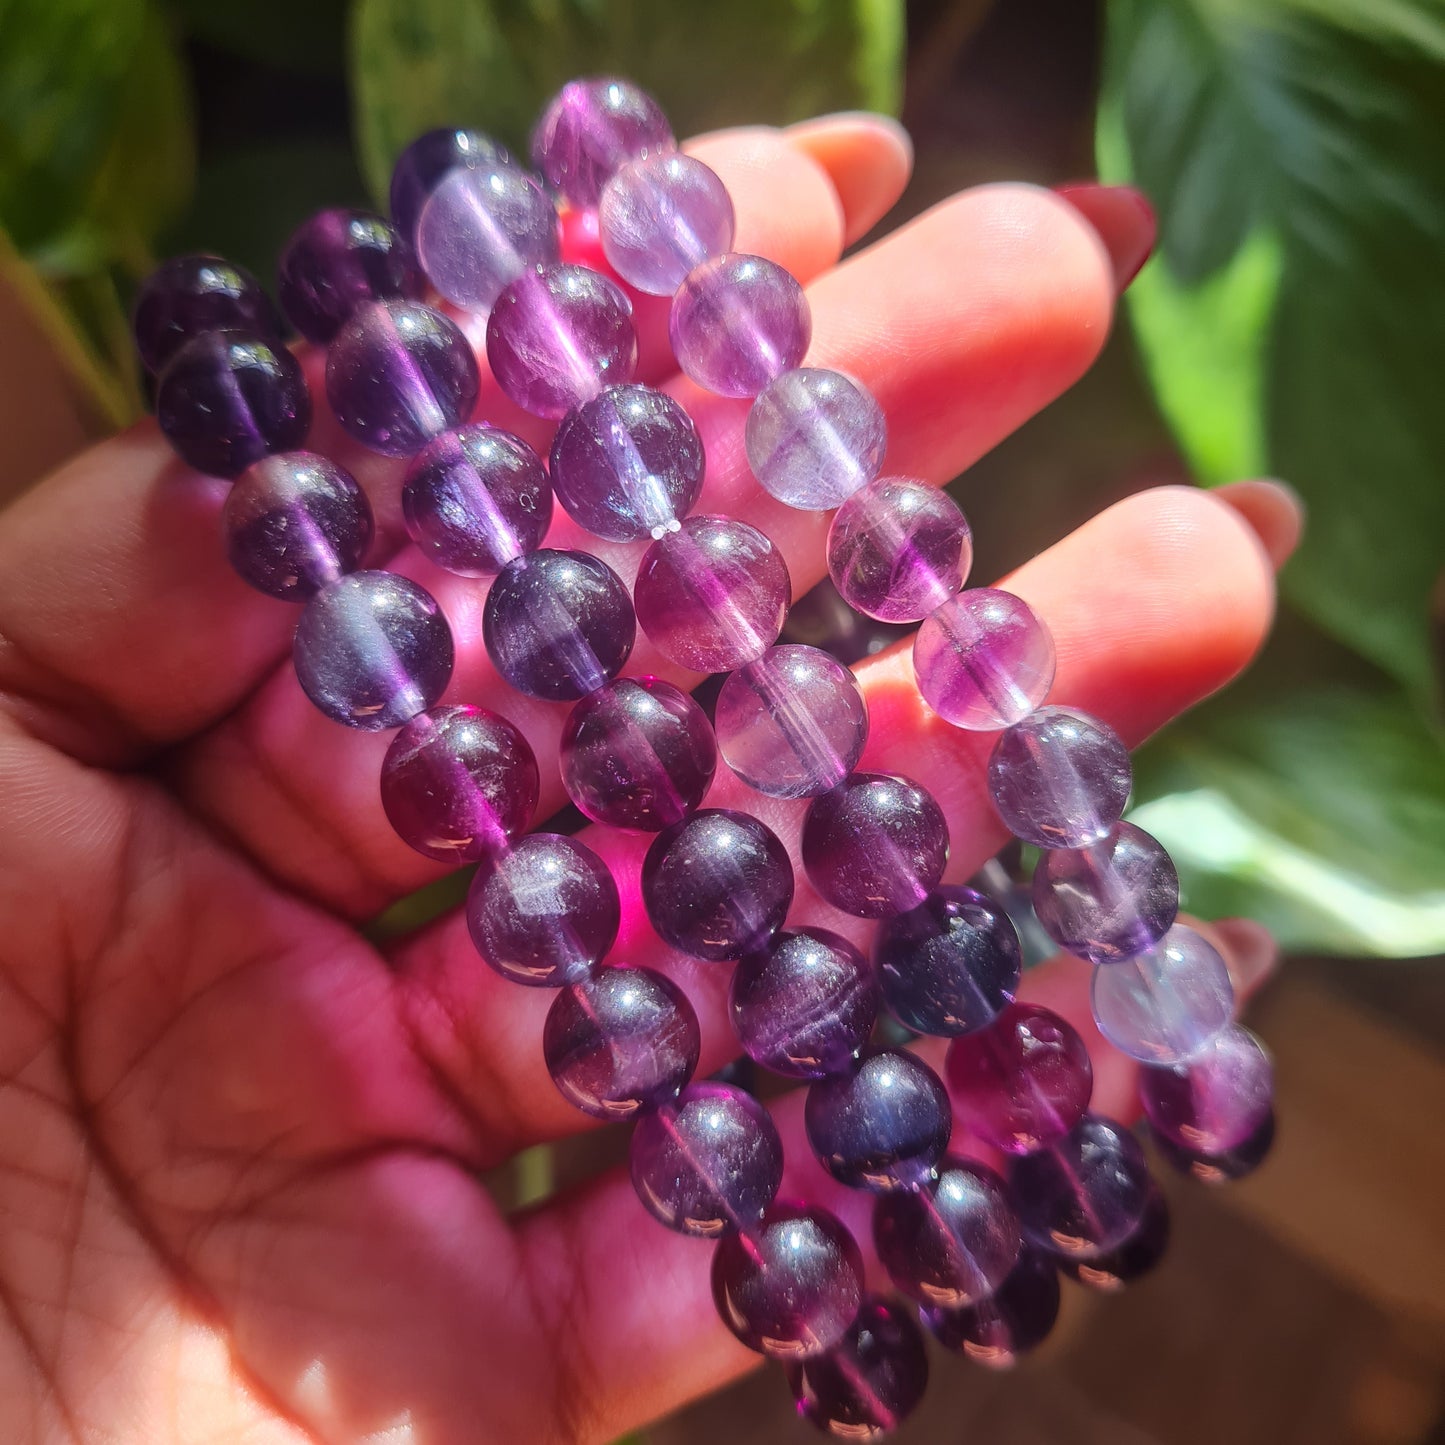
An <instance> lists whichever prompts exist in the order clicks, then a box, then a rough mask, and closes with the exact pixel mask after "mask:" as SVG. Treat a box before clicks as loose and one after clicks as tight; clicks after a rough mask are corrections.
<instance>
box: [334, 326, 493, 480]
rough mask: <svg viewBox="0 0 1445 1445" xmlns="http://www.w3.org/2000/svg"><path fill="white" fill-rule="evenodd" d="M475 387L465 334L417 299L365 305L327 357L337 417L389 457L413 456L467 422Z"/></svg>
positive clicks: (476, 377)
mask: <svg viewBox="0 0 1445 1445" xmlns="http://www.w3.org/2000/svg"><path fill="white" fill-rule="evenodd" d="M480 386H481V381H480V377H479V375H478V372H477V359H476V357H475V356H473V355H472V348H471V345H470V344H469V343H468V341H467V339H466V337H465V336H463V335H462V333H461V332H460V330H458V329H457V326H456V324H455V323H454V322H453V321H451V320H450V319H448V318H447V317H445V316H443V315H442V314H441V312H440V311H434V310H432V308H431V307H430V306H423V305H422V304H421V303H420V302H417V301H377V302H374V303H373V304H371V305H369V306H363V307H362V308H361V309H360V310H359V311H357V312H356V313H355V314H354V315H353V316H352V318H351V320H350V321H348V322H347V323H346V325H345V326H343V327H342V328H341V330H340V331H338V332H337V333H336V337H335V339H334V340H333V341H332V343H331V345H330V347H329V348H328V349H327V352H326V396H327V400H329V401H330V403H331V409H332V411H334V412H335V413H336V418H337V420H338V421H339V422H340V423H341V425H342V426H344V427H345V428H346V430H347V431H348V432H350V433H351V435H352V436H354V437H355V438H356V439H357V441H359V442H360V443H361V444H362V445H363V446H366V447H370V448H371V450H372V451H374V452H381V453H382V454H383V455H384V456H388V457H409V456H412V455H413V454H414V453H416V452H419V451H420V450H421V449H422V448H423V447H424V446H425V445H426V444H427V442H429V441H430V440H431V439H432V438H433V437H434V436H437V435H439V434H440V433H441V432H444V431H446V430H447V429H448V428H449V427H454V426H459V425H460V424H461V423H462V422H464V421H466V420H467V418H468V417H469V416H471V414H472V408H473V407H474V406H476V404H477V393H478V391H479V389H480Z"/></svg>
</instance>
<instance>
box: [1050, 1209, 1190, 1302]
mask: <svg viewBox="0 0 1445 1445" xmlns="http://www.w3.org/2000/svg"><path fill="white" fill-rule="evenodd" d="M1168 1247H1169V1205H1168V1203H1167V1202H1166V1200H1165V1198H1164V1195H1163V1192H1162V1191H1161V1190H1160V1189H1159V1188H1158V1187H1157V1186H1155V1185H1152V1184H1151V1185H1150V1187H1149V1197H1148V1199H1147V1201H1146V1202H1145V1205H1144V1212H1143V1214H1142V1215H1141V1216H1140V1218H1139V1222H1138V1224H1136V1225H1135V1226H1134V1228H1133V1230H1132V1231H1131V1232H1130V1234H1129V1237H1128V1238H1127V1239H1126V1240H1124V1242H1123V1243H1122V1244H1118V1245H1115V1246H1114V1248H1113V1249H1111V1250H1108V1251H1107V1252H1106V1253H1104V1254H1098V1255H1094V1256H1093V1257H1092V1258H1090V1259H1070V1258H1068V1257H1067V1256H1061V1257H1060V1258H1059V1269H1060V1270H1062V1271H1063V1273H1064V1274H1066V1275H1068V1276H1069V1278H1070V1279H1072V1280H1077V1281H1078V1283H1079V1284H1081V1285H1083V1286H1084V1287H1085V1288H1087V1289H1096V1290H1099V1291H1101V1292H1102V1293H1105V1294H1114V1293H1116V1292H1117V1291H1119V1290H1121V1289H1123V1288H1124V1286H1125V1285H1127V1284H1132V1283H1133V1282H1134V1281H1135V1280H1136V1279H1142V1278H1143V1277H1144V1276H1145V1275H1146V1274H1149V1273H1150V1272H1151V1271H1152V1270H1153V1269H1154V1268H1155V1266H1157V1265H1158V1263H1159V1261H1160V1260H1161V1259H1163V1258H1164V1254H1165V1251H1166V1250H1167V1249H1168Z"/></svg>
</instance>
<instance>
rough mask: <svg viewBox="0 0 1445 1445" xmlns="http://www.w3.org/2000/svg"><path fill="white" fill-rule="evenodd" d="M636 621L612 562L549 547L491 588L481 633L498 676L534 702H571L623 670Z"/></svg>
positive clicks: (513, 566)
mask: <svg viewBox="0 0 1445 1445" xmlns="http://www.w3.org/2000/svg"><path fill="white" fill-rule="evenodd" d="M636 635H637V623H636V619H635V618H634V617H633V613H632V599H631V598H629V597H628V595H627V588H626V587H624V586H623V585H622V581H621V579H620V578H619V577H618V576H617V574H616V573H615V572H614V571H613V570H612V569H611V568H610V567H609V566H607V564H606V563H605V562H599V561H598V560H597V558H596V557H593V556H591V555H590V554H589V553H587V552H560V551H554V550H551V549H548V548H543V549H541V550H540V551H537V552H532V553H530V554H528V555H527V556H525V557H518V558H517V559H516V561H514V562H509V563H508V564H507V566H506V568H505V569H504V570H503V571H502V573H501V575H500V576H498V578H497V580H496V581H495V582H493V583H492V587H491V591H489V592H488V593H487V601H486V605H485V607H484V608H483V610H482V636H483V639H484V640H485V642H486V645H487V653H488V655H489V656H490V657H491V659H492V661H493V662H494V663H495V664H496V668H497V671H498V672H500V673H501V674H502V676H503V677H504V678H506V680H507V681H508V682H509V683H511V685H512V686H513V687H515V688H516V689H517V691H518V692H524V693H526V694H527V695H528V696H529V697H544V698H551V699H552V700H554V701H566V700H567V699H570V698H578V697H584V696H585V695H586V694H587V693H589V692H596V690H597V689H598V688H599V687H601V686H602V685H603V684H604V683H605V682H606V681H607V680H608V679H609V678H612V677H615V676H616V675H617V673H618V672H620V671H621V669H622V665H623V663H625V662H626V661H627V659H628V657H629V655H630V654H631V652H632V643H633V641H634V639H635V637H636Z"/></svg>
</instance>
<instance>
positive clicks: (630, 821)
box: [560, 677, 717, 833]
mask: <svg viewBox="0 0 1445 1445" xmlns="http://www.w3.org/2000/svg"><path fill="white" fill-rule="evenodd" d="M560 751H561V762H562V785H563V787H565V788H566V789H567V796H568V797H569V798H571V799H572V801H573V802H574V803H576V805H577V806H578V807H579V808H581V810H582V811H583V812H584V813H586V814H587V816H588V817H589V818H591V819H592V820H593V821H594V822H598V823H607V824H609V825H611V826H612V827H614V828H634V829H638V830H640V831H641V832H644V833H657V832H660V831H661V830H662V829H663V828H668V827H671V826H672V824H674V823H676V822H678V821H680V820H681V819H683V818H685V817H686V816H687V815H688V814H689V813H690V812H692V811H693V809H694V808H696V807H697V806H698V805H699V804H700V803H701V802H702V800H703V799H704V798H705V797H706V796H707V790H708V788H709V787H710V786H711V784H712V776H713V772H714V770H715V769H716V767H717V744H716V743H715V742H714V741H713V735H712V726H711V724H709V722H708V720H707V714H706V713H705V712H703V710H702V709H701V708H700V707H699V706H698V705H697V703H695V702H694V701H693V700H692V698H691V697H689V696H688V694H687V693H685V692H681V691H679V690H678V689H677V688H675V687H673V686H672V684H671V683H667V682H663V681H661V680H660V679H659V678H655V677H639V678H631V677H619V678H614V679H613V681H611V682H609V683H607V684H606V686H604V687H599V688H598V689H597V691H596V692H593V693H589V694H588V695H587V696H586V697H584V698H583V699H582V701H581V702H579V703H578V704H577V706H576V707H574V708H573V709H572V711H571V713H570V714H569V715H568V717H567V723H566V726H565V727H564V728H563V729H562V741H561V749H560Z"/></svg>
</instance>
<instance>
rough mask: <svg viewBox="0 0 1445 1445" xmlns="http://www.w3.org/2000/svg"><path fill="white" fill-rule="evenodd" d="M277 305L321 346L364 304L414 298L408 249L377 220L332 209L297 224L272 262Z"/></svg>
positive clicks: (417, 282) (418, 290)
mask: <svg viewBox="0 0 1445 1445" xmlns="http://www.w3.org/2000/svg"><path fill="white" fill-rule="evenodd" d="M277 275H278V278H279V284H278V288H277V289H278V293H279V295H280V298H281V307H282V309H283V310H284V311H285V313H286V315H287V318H288V319H289V320H290V322H291V324H292V325H293V326H294V327H295V328H296V329H297V330H298V331H299V332H300V333H301V334H302V335H303V336H304V337H305V338H306V339H307V340H308V341H315V342H319V343H321V344H325V343H326V342H328V341H330V340H331V338H332V337H333V336H335V335H336V333H337V332H338V331H339V330H340V329H341V327H342V326H343V325H344V324H345V323H346V322H347V321H349V320H350V319H351V316H352V313H353V312H355V310H356V309H357V307H359V306H364V305H365V304H366V303H367V302H369V301H403V300H410V301H414V300H416V299H417V298H418V297H419V296H420V295H421V294H422V281H421V273H420V272H419V271H418V270H417V269H416V262H415V261H414V260H413V259H412V254H411V246H410V245H409V244H408V243H407V242H406V241H405V240H404V239H403V238H402V237H401V235H400V234H399V233H398V232H397V231H396V230H395V229H394V228H393V227H392V226H390V225H389V224H388V223H387V222H386V221H383V220H382V219H381V217H380V216H373V215H371V214H369V213H368V212H366V211H349V210H344V209H341V208H336V209H333V210H329V211H321V212H318V213H317V214H316V215H314V216H312V217H311V219H310V220H309V221H303V222H302V224H301V225H300V227H299V228H298V229H297V230H296V231H294V232H293V233H292V236H291V239H290V240H289V241H287V243H286V249H285V250H284V251H282V252H281V259H280V261H279V262H278V264H277Z"/></svg>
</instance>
